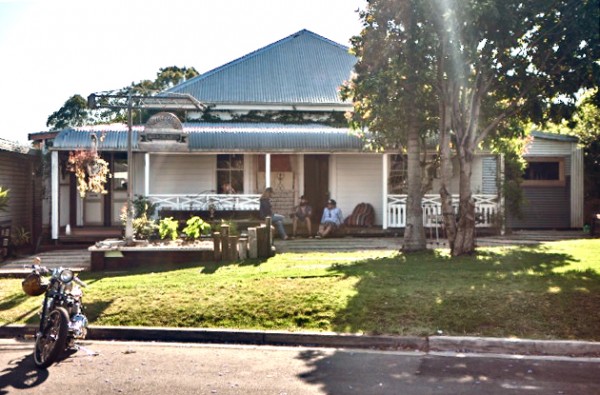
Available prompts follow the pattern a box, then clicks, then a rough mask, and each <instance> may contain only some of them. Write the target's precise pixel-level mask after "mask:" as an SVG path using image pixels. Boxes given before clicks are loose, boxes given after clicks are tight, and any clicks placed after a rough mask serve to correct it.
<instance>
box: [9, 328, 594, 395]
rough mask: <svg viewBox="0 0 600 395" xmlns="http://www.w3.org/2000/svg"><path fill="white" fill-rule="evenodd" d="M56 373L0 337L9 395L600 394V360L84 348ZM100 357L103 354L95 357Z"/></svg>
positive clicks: (25, 347)
mask: <svg viewBox="0 0 600 395" xmlns="http://www.w3.org/2000/svg"><path fill="white" fill-rule="evenodd" d="M82 345H83V346H84V347H85V348H84V349H81V350H79V351H77V352H75V353H74V354H72V355H70V356H68V357H67V358H65V359H63V360H62V361H61V362H59V363H58V364H56V365H53V366H51V367H50V368H49V369H48V370H47V371H38V370H36V369H35V367H34V365H33V359H32V356H31V353H32V349H33V343H32V342H31V341H17V340H2V339H0V395H4V394H69V393H77V394H78V393H82V394H132V393H135V394H186V395H187V394H277V395H282V394H361V395H364V394H366V395H368V394H444V395H448V394H478V395H479V394H523V393H525V394H577V395H585V394H590V395H591V394H600V359H598V358H596V359H590V358H587V359H585V358H564V357H561V358H549V357H519V356H502V355H486V356H482V355H461V354H431V353H430V354H425V353H416V352H411V353H407V352H391V351H368V350H339V349H330V348H298V347H271V346H223V345H199V344H174V343H170V344H169V343H141V342H84V343H82ZM94 352H95V353H97V355H94Z"/></svg>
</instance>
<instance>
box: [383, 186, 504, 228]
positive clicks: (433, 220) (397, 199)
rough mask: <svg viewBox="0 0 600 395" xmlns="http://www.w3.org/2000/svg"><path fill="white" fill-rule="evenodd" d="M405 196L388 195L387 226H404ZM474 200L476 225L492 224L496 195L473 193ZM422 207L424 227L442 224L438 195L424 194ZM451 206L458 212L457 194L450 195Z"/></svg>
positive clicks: (496, 201)
mask: <svg viewBox="0 0 600 395" xmlns="http://www.w3.org/2000/svg"><path fill="white" fill-rule="evenodd" d="M406 198H407V195H388V198H387V203H388V224H387V226H388V227H389V228H404V227H405V226H406ZM473 200H474V201H475V214H476V216H477V222H476V224H475V226H477V227H491V226H493V222H494V218H495V216H496V215H497V214H498V196H497V195H482V194H477V195H473ZM421 205H422V207H423V225H424V226H426V227H440V226H442V220H441V214H442V201H441V198H440V195H425V196H423V201H422V203H421ZM452 207H453V208H454V212H455V213H457V212H458V195H452Z"/></svg>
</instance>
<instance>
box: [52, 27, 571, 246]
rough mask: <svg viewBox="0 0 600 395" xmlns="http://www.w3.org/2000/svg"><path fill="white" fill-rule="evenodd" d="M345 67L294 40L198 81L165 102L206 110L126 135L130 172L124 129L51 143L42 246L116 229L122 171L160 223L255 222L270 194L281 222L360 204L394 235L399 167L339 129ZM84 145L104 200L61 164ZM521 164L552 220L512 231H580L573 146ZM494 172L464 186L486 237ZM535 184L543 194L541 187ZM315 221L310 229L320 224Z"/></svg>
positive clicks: (433, 200)
mask: <svg viewBox="0 0 600 395" xmlns="http://www.w3.org/2000/svg"><path fill="white" fill-rule="evenodd" d="M355 62H356V58H355V57H354V56H353V55H351V54H349V52H348V48H347V47H345V46H343V45H340V44H337V43H335V42H332V41H330V40H328V39H326V38H324V37H322V36H319V35H317V34H315V33H312V32H310V31H307V30H302V31H299V32H297V33H295V34H293V35H291V36H289V37H286V38H284V39H282V40H280V41H277V42H275V43H273V44H270V45H268V46H266V47H264V48H261V49H258V50H256V51H254V52H252V53H249V54H247V55H245V56H243V57H241V58H239V59H236V60H234V61H232V62H230V63H227V64H225V65H223V66H221V67H218V68H216V69H214V70H211V71H208V72H206V73H204V74H202V75H199V76H197V77H195V78H193V79H190V80H188V81H186V82H184V83H182V84H180V85H178V86H175V87H173V88H172V89H170V91H169V92H168V93H170V94H180V95H181V94H184V95H191V96H192V97H194V98H195V99H197V100H198V101H199V102H201V103H203V104H204V106H206V108H204V109H203V110H202V111H200V110H195V111H188V112H187V115H186V116H187V119H186V122H184V123H182V124H179V125H178V124H177V121H176V120H172V119H171V120H169V119H168V118H169V116H168V115H165V114H161V115H160V116H159V118H160V119H159V120H158V121H156V119H155V121H154V122H153V124H152V125H151V126H149V125H146V126H145V125H138V126H134V127H133V129H132V141H133V145H132V158H131V161H130V162H129V161H128V160H127V151H128V146H127V138H128V137H127V135H128V128H127V126H126V125H100V126H98V125H97V126H93V127H92V126H90V127H81V128H72V129H65V130H62V131H60V132H58V133H57V135H56V136H55V137H54V139H53V141H52V143H51V147H50V148H49V149H50V151H51V159H52V160H51V164H52V165H51V166H52V172H51V188H50V189H51V191H52V197H51V203H50V204H51V210H47V211H48V212H49V213H51V214H50V215H48V217H47V218H46V223H49V224H50V230H51V237H52V239H55V240H56V239H60V238H62V237H64V229H65V227H66V226H67V225H70V227H71V228H72V227H97V228H110V227H120V226H121V220H120V214H121V210H122V207H123V206H124V204H125V202H126V198H127V183H128V181H129V180H128V179H127V174H128V171H127V166H128V163H131V166H132V169H131V174H132V180H131V181H132V188H133V193H134V194H136V195H142V196H145V197H148V198H149V199H150V200H152V201H153V202H155V203H157V204H158V205H159V207H160V208H161V209H162V210H166V211H169V212H186V211H190V212H204V213H208V212H210V213H214V212H215V211H216V212H219V213H221V214H222V213H231V214H234V213H235V214H239V213H247V212H256V211H257V210H258V206H259V197H260V194H261V193H262V192H263V190H264V188H265V187H267V186H270V187H272V188H273V190H274V191H275V199H274V206H275V211H276V212H280V213H283V214H288V213H290V212H291V210H292V207H293V206H294V204H297V202H298V198H299V196H300V195H306V196H307V197H308V199H309V201H310V202H311V203H312V205H313V207H314V208H315V211H316V212H317V213H320V211H321V209H322V208H323V206H324V204H325V201H326V200H327V199H328V198H333V199H336V200H337V202H338V207H340V208H341V209H342V212H343V213H344V214H345V215H349V214H350V213H351V212H352V210H353V209H354V207H355V206H357V205H358V204H360V203H363V202H365V203H369V204H371V205H372V206H373V208H374V210H375V224H374V225H375V226H378V227H381V228H383V229H402V228H403V227H404V226H405V225H406V195H405V186H404V180H405V176H406V166H405V158H404V157H403V156H402V155H399V154H398V152H397V151H396V152H394V151H388V152H373V151H370V150H368V149H366V148H365V144H364V142H363V140H362V139H361V138H360V137H358V136H357V135H356V134H355V133H353V132H352V131H351V130H350V129H349V128H348V126H347V123H346V121H345V117H344V114H345V113H346V112H347V111H351V110H352V105H351V103H349V102H345V101H342V100H341V99H340V96H339V87H340V86H341V85H342V84H343V83H344V81H346V80H348V79H349V78H350V75H351V73H352V70H353V66H354V64H355ZM161 125H162V126H161ZM161 128H163V129H161ZM92 133H95V134H102V136H103V138H102V139H100V140H101V141H99V142H98V150H99V152H101V154H102V156H103V157H104V158H105V159H106V160H107V161H108V162H109V164H110V170H111V173H112V174H113V177H112V178H111V179H110V180H109V183H108V193H107V194H104V195H102V194H88V196H86V197H85V198H80V197H79V195H78V194H77V193H76V187H75V180H74V178H73V177H72V176H71V175H70V173H68V172H66V171H65V162H66V158H67V156H68V152H69V151H73V150H77V149H89V148H90V147H91V138H90V135H91V134H92ZM529 152H530V153H531V159H532V162H533V163H534V167H535V171H534V172H532V173H531V177H532V178H534V180H531V181H532V183H531V185H530V186H528V188H530V191H529V192H528V193H527V194H526V197H527V198H529V199H531V201H532V202H533V203H534V204H533V205H532V207H533V208H536V207H541V206H540V203H539V202H540V201H543V202H550V201H552V203H551V204H550V203H549V204H548V207H550V206H551V207H552V210H556V212H557V215H556V218H553V219H552V221H549V222H548V223H545V222H544V218H549V217H550V216H551V215H554V214H551V213H548V212H546V213H544V215H543V216H539V215H535V218H529V217H525V218H521V219H517V218H514V219H512V220H511V223H512V224H513V225H515V226H518V227H529V226H534V227H539V228H544V227H553V228H569V227H579V226H581V225H582V216H583V214H582V210H583V209H582V203H583V202H582V180H581V177H582V173H583V171H582V161H581V152H580V150H579V149H578V148H577V145H576V142H575V141H571V140H570V139H566V140H564V139H561V138H555V137H552V136H547V135H545V134H539V135H538V136H536V138H535V139H534V141H533V147H532V149H530V151H529ZM546 152H547V153H548V155H546ZM545 156H548V160H547V161H546V160H545V159H544V157H545ZM501 162H502V161H501V158H499V157H497V156H495V155H492V154H491V153H489V152H485V151H482V152H479V154H478V156H477V158H476V160H475V165H474V170H473V177H472V179H473V182H472V185H473V194H474V195H473V196H474V199H475V202H476V210H477V212H478V213H479V214H480V215H479V219H480V221H479V224H478V226H482V227H490V226H493V225H494V223H495V219H496V218H497V216H498V215H500V214H499V213H501V212H502V210H500V207H501V203H502V202H501V199H500V198H499V193H498V191H499V188H498V185H499V175H500V174H501V172H500V168H501ZM545 168H547V169H546V170H544V169H545ZM454 173H455V176H456V177H455V180H454V182H453V185H452V187H453V189H454V192H455V193H457V192H458V177H457V174H458V172H457V171H455V172H454ZM534 173H535V174H534ZM545 178H548V180H546V181H548V182H542V181H543V180H544V179H545ZM230 187H232V188H233V192H234V193H233V194H232V193H230V192H232V191H231V190H230V189H229V188H230ZM437 190H438V187H437V182H435V181H434V186H433V188H432V191H431V194H428V195H426V196H425V198H424V200H423V207H424V208H425V213H426V215H425V221H426V225H429V226H433V225H435V224H436V220H435V214H437V213H439V209H440V202H439V196H438V194H437V193H436V192H437ZM558 195H560V197H558ZM558 212H560V214H558ZM315 217H317V218H314V220H316V221H318V220H319V218H318V217H320V215H319V214H318V215H316V216H315ZM528 221H531V222H528Z"/></svg>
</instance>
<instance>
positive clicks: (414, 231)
mask: <svg viewBox="0 0 600 395" xmlns="http://www.w3.org/2000/svg"><path fill="white" fill-rule="evenodd" d="M407 137H408V141H407V146H408V154H407V169H406V170H407V192H408V196H407V198H406V228H405V229H404V243H403V245H402V251H403V252H416V251H423V250H425V249H427V242H426V240H425V229H424V227H423V207H422V201H423V191H422V189H423V188H422V186H421V183H422V177H421V172H422V171H423V169H422V167H421V163H420V158H421V146H420V142H419V130H418V129H417V128H416V127H415V125H414V123H412V124H411V125H409V130H408V135H407Z"/></svg>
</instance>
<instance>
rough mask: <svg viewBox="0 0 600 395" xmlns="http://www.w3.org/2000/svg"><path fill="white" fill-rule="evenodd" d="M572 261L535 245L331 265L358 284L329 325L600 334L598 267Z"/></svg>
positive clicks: (382, 330)
mask: <svg viewBox="0 0 600 395" xmlns="http://www.w3.org/2000/svg"><path fill="white" fill-rule="evenodd" d="M574 263H577V259H576V258H574V257H573V256H572V255H570V254H563V253H556V252H552V251H551V250H550V249H548V248H546V247H544V246H538V247H516V248H511V249H482V250H480V251H478V252H477V253H476V254H475V255H473V256H468V257H458V258H450V257H448V256H447V255H446V254H444V253H443V252H440V251H435V252H426V253H417V254H410V255H400V254H399V255H397V256H396V257H391V258H382V259H370V260H364V261H360V262H356V263H354V264H351V265H336V266H334V267H333V268H332V269H331V270H332V271H334V272H335V273H338V274H342V275H343V276H346V277H353V278H356V279H357V283H356V285H355V294H354V295H353V296H352V297H351V298H350V299H349V300H348V303H347V305H346V307H345V308H344V309H343V310H341V311H338V312H337V313H336V316H335V317H334V319H333V321H332V325H333V329H334V330H335V331H339V332H365V333H372V334H401V335H418V336H427V335H433V334H441V333H443V334H450V335H474V336H499V337H508V336H516V337H525V338H562V339H582V340H600V332H598V328H600V318H599V316H598V314H597V311H600V273H598V272H597V271H596V270H593V269H588V270H585V271H576V270H569V269H568V268H569V267H570V265H572V264H574ZM557 269H562V271H563V272H561V271H560V270H557Z"/></svg>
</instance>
